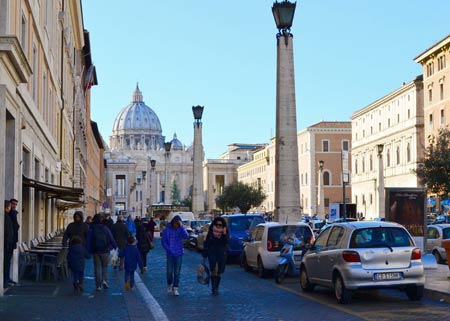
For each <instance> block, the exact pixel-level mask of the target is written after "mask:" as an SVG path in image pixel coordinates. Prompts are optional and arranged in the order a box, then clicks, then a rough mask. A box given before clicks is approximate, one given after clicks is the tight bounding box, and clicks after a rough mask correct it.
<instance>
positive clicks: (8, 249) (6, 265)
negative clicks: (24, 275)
mask: <svg viewBox="0 0 450 321" xmlns="http://www.w3.org/2000/svg"><path fill="white" fill-rule="evenodd" d="M13 252H14V248H13V247H12V246H5V256H4V260H3V284H4V285H7V284H8V282H9V281H10V280H11V277H10V274H9V270H10V269H11V259H12V256H13Z"/></svg>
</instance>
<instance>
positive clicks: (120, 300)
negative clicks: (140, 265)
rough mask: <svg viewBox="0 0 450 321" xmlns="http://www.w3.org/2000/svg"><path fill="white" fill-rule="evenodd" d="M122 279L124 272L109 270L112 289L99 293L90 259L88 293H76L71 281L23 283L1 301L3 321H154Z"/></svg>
mask: <svg viewBox="0 0 450 321" xmlns="http://www.w3.org/2000/svg"><path fill="white" fill-rule="evenodd" d="M123 279H124V274H123V271H118V270H113V269H112V268H111V267H109V270H108V283H109V289H106V290H102V291H100V292H97V291H96V290H95V281H94V268H93V260H92V259H90V260H87V261H86V270H85V280H84V286H85V290H84V292H82V293H80V294H75V293H74V292H73V287H72V280H71V278H69V279H67V280H64V281H58V282H56V281H43V282H35V281H33V280H32V279H31V278H30V279H25V280H21V281H20V283H19V284H18V285H16V286H14V287H12V288H10V289H8V290H7V291H6V293H5V295H4V297H3V298H0V320H2V321H10V320H11V321H30V320H40V321H42V320H51V321H53V320H54V321H61V320H64V321H75V320H76V321H81V320H82V321H85V320H96V321H97V320H102V321H103V320H105V321H106V320H108V321H109V320H111V321H114V320H127V321H143V320H153V317H152V315H151V313H150V311H149V310H148V309H147V308H146V306H145V304H144V303H143V299H142V298H141V296H140V295H139V291H137V290H136V291H127V292H125V291H124V281H123ZM136 281H138V279H136Z"/></svg>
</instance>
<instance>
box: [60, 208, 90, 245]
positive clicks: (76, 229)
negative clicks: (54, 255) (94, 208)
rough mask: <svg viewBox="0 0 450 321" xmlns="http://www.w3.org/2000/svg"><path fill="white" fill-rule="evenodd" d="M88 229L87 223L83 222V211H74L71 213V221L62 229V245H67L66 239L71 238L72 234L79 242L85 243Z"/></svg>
mask: <svg viewBox="0 0 450 321" xmlns="http://www.w3.org/2000/svg"><path fill="white" fill-rule="evenodd" d="M88 230H89V225H87V224H86V223H84V222H83V212H82V211H76V212H75V213H74V214H73V222H72V223H70V224H69V225H67V228H66V230H65V231H64V235H63V239H62V245H63V246H67V241H68V240H70V239H72V238H73V237H74V236H78V237H79V238H80V239H81V243H82V244H83V245H85V244H86V238H87V233H88Z"/></svg>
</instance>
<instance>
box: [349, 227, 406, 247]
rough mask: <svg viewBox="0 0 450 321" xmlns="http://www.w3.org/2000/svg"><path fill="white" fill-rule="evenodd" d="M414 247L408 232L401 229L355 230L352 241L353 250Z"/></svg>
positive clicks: (374, 228) (372, 228)
mask: <svg viewBox="0 0 450 321" xmlns="http://www.w3.org/2000/svg"><path fill="white" fill-rule="evenodd" d="M383 246H390V247H403V246H414V242H413V241H412V239H411V238H410V236H409V234H408V232H406V230H405V229H404V228H401V227H370V228H363V229H358V230H355V231H354V232H353V234H352V237H351V239H350V247H351V248H367V247H383Z"/></svg>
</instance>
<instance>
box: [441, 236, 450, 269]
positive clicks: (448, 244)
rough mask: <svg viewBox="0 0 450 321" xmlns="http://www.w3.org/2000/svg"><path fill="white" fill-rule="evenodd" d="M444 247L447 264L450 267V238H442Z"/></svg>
mask: <svg viewBox="0 0 450 321" xmlns="http://www.w3.org/2000/svg"><path fill="white" fill-rule="evenodd" d="M442 247H443V248H444V249H445V254H447V264H448V268H449V269H450V239H449V240H442Z"/></svg>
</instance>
